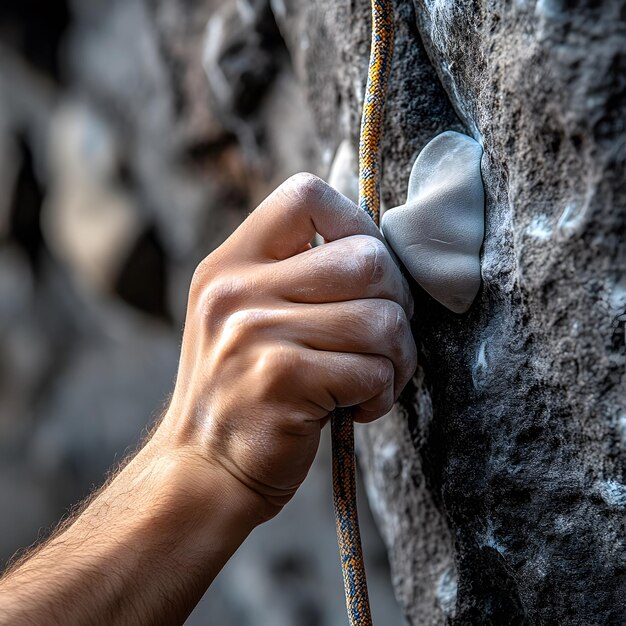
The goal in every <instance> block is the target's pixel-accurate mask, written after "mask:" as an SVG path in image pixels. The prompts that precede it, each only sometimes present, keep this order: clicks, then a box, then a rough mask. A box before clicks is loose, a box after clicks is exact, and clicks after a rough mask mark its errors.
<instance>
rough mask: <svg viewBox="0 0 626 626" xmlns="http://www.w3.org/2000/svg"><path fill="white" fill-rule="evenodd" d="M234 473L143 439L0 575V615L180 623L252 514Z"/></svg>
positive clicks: (26, 619) (9, 620)
mask: <svg viewBox="0 0 626 626" xmlns="http://www.w3.org/2000/svg"><path fill="white" fill-rule="evenodd" d="M233 481H234V479H233V478H232V477H231V476H230V475H228V474H227V473H224V472H220V471H219V469H218V468H215V469H212V468H211V467H207V464H206V462H205V463H202V464H200V462H199V461H195V460H194V459H193V457H191V456H190V455H185V454H181V453H177V454H171V455H168V456H160V455H157V454H156V453H155V452H153V448H152V447H151V446H150V445H148V446H147V447H146V448H144V449H143V450H142V451H141V452H140V453H139V454H138V455H137V457H136V458H135V459H133V460H132V461H131V462H130V463H129V464H128V466H127V467H126V468H125V469H124V470H123V471H122V472H121V473H120V474H118V476H117V477H116V478H115V479H114V480H113V481H112V482H111V483H110V484H109V485H108V486H107V487H106V488H105V489H104V490H103V491H102V492H101V493H100V494H99V495H98V496H97V497H96V498H95V499H94V500H93V502H91V504H90V505H89V506H88V507H87V508H86V509H85V511H84V512H83V513H82V514H81V515H80V516H79V517H77V519H76V520H75V521H74V522H73V523H72V524H71V525H70V526H69V527H67V528H66V529H65V530H63V531H61V532H60V533H59V534H57V535H56V536H54V537H53V538H52V539H51V540H50V541H49V542H48V543H47V544H45V545H44V546H43V547H42V548H41V549H40V550H39V551H38V552H36V553H35V554H34V555H33V556H32V557H30V558H28V559H27V560H25V561H24V562H23V563H22V564H21V565H18V566H17V567H16V568H13V569H12V570H11V571H10V572H9V573H8V574H7V575H5V577H4V578H3V579H2V580H1V581H0V624H12V625H20V624H35V623H37V624H39V623H46V624H78V623H80V624H128V623H135V624H141V623H144V624H147V623H150V624H173V623H182V622H183V621H184V619H185V617H186V616H187V615H188V613H189V612H190V611H191V610H192V608H193V607H194V606H195V604H196V603H197V602H198V600H199V599H200V598H201V596H202V594H203V593H204V591H205V590H206V588H207V587H208V586H209V584H210V583H211V581H212V580H213V578H214V577H215V576H216V574H217V573H218V572H219V570H220V569H221V567H222V566H223V564H224V563H225V562H226V561H227V560H228V558H229V557H230V556H231V555H232V554H233V552H234V551H235V550H236V549H237V547H238V546H239V545H240V544H241V542H242V541H243V540H244V539H245V537H246V536H247V535H248V534H249V532H250V531H251V530H252V529H253V527H254V526H255V525H256V524H257V523H258V522H259V521H260V520H258V519H256V518H255V517H254V513H253V511H254V509H255V506H254V504H255V503H254V502H251V501H250V500H249V499H247V498H248V496H247V495H246V494H243V493H242V492H241V490H240V489H238V486H237V485H236V484H235V483H234V482H233Z"/></svg>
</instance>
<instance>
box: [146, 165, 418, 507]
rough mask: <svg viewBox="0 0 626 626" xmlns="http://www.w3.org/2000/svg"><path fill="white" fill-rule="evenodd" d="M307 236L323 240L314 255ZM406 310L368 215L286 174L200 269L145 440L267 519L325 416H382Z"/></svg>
mask: <svg viewBox="0 0 626 626" xmlns="http://www.w3.org/2000/svg"><path fill="white" fill-rule="evenodd" d="M316 232H317V233H319V234H320V235H322V236H323V237H324V239H325V240H326V241H327V242H328V243H325V244H324V245H322V246H319V247H317V248H311V245H310V242H311V240H312V238H313V236H314V235H315V233H316ZM412 312H413V302H412V298H411V295H410V291H409V288H408V285H407V283H406V281H405V279H404V278H403V277H402V275H401V273H400V271H399V270H398V268H397V266H396V265H395V263H394V261H393V260H392V257H391V255H390V254H389V252H388V250H387V248H386V247H385V244H384V242H383V238H382V236H381V234H380V232H379V231H378V229H377V228H376V226H375V225H374V223H373V222H372V221H371V220H370V218H369V217H368V216H367V215H365V214H364V213H363V212H362V211H360V210H359V209H358V207H357V206H356V205H355V204H353V203H352V202H351V201H350V200H348V199H347V198H345V197H344V196H342V195H341V194H339V193H338V192H336V191H335V190H333V189H332V188H331V187H329V186H328V185H327V184H326V183H324V182H323V181H321V180H320V179H318V178H316V177H315V176H312V175H309V174H299V175H297V176H294V177H292V178H291V179H289V180H288V181H287V182H285V183H284V184H283V185H281V187H279V188H278V189H277V190H276V191H275V192H274V193H273V194H272V195H270V196H269V197H268V198H267V199H266V200H265V201H264V202H263V203H262V204H261V206H260V207H259V208H258V209H257V210H256V211H254V213H252V214H251V215H250V216H249V217H248V219H246V220H245V222H244V223H243V224H242V225H241V226H240V227H239V228H238V229H237V230H236V231H235V233H234V234H233V235H232V236H231V237H230V238H229V239H228V240H227V241H226V242H225V243H224V244H223V245H222V246H221V247H220V248H218V249H217V250H216V251H215V252H213V253H212V254H211V255H209V256H208V257H207V258H206V259H205V260H204V261H203V262H202V263H201V264H200V265H199V266H198V268H197V270H196V272H195V274H194V277H193V280H192V284H191V289H190V294H189V303H188V311H187V320H186V325H185V332H184V336H183V346H182V352H181V359H180V365H179V372H178V378H177V382H176V387H175V390H174V393H173V397H172V401H171V404H170V407H169V409H168V411H167V413H166V416H165V418H164V420H163V422H162V424H161V426H160V427H159V429H158V431H157V433H156V435H155V438H158V439H159V440H160V441H165V442H167V444H166V445H168V446H173V447H174V448H176V449H185V450H186V451H187V452H189V451H192V452H193V453H194V456H195V457H196V459H197V457H198V456H199V457H201V458H202V459H203V460H205V461H206V462H207V463H208V464H210V465H211V466H213V467H218V468H220V469H223V470H225V471H226V472H227V473H228V474H229V475H230V477H229V479H230V478H232V477H234V478H235V479H236V481H237V482H238V483H240V485H241V486H242V488H243V489H244V490H246V491H248V492H251V493H253V494H255V495H256V496H258V497H260V502H261V506H262V508H263V510H264V512H263V516H262V517H263V518H264V519H267V518H269V517H272V516H273V515H275V514H276V513H277V512H278V511H279V510H280V508H281V507H282V506H283V505H284V504H285V503H286V502H287V501H288V500H289V499H290V498H291V496H292V495H293V494H294V493H295V491H296V489H297V488H298V486H299V485H300V484H301V482H302V481H303V480H304V478H305V477H306V474H307V472H308V470H309V467H310V465H311V463H312V461H313V458H314V456H315V453H316V451H317V448H318V444H319V437H320V430H321V428H322V426H323V425H324V424H325V423H326V422H327V420H328V418H329V416H330V413H331V412H332V411H333V409H334V408H335V407H338V406H340V407H346V406H355V407H357V408H356V410H355V419H356V420H357V421H360V422H369V421H372V420H374V419H377V418H378V417H380V416H382V415H384V414H385V413H387V412H388V411H389V410H390V409H391V407H392V405H393V403H394V401H395V400H396V399H397V398H398V395H399V394H400V392H401V390H402V389H403V387H404V386H405V385H406V383H407V382H408V380H409V379H410V377H411V376H412V375H413V372H414V370H415V366H416V349H415V344H414V341H413V337H412V335H411V330H410V325H409V320H410V318H411V316H412ZM196 467H197V466H196Z"/></svg>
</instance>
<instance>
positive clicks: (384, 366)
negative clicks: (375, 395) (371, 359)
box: [376, 358, 394, 390]
mask: <svg viewBox="0 0 626 626" xmlns="http://www.w3.org/2000/svg"><path fill="white" fill-rule="evenodd" d="M393 376H394V369H393V363H392V362H391V361H390V360H389V359H386V358H380V359H377V367H376V380H377V382H378V387H379V389H381V390H383V389H386V388H387V387H389V386H390V385H391V383H392V382H393Z"/></svg>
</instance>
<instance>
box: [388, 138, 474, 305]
mask: <svg viewBox="0 0 626 626" xmlns="http://www.w3.org/2000/svg"><path fill="white" fill-rule="evenodd" d="M482 152H483V151H482V148H481V146H480V144H479V143H478V142H476V141H474V139H471V138H470V137H467V136H466V135H462V134H460V133H456V132H453V131H447V132H445V133H442V134H441V135H438V136H437V137H435V138H434V139H433V140H432V141H431V142H430V143H429V144H428V145H427V146H426V147H425V148H424V149H423V150H422V151H421V153H420V154H419V156H418V157H417V159H416V161H415V164H414V165H413V169H412V171H411V177H410V179H409V192H408V199H407V202H406V204H405V205H403V206H399V207H396V208H394V209H390V210H388V211H387V212H386V213H385V214H384V215H383V218H382V224H381V229H382V231H383V234H384V235H385V238H386V239H387V241H388V242H389V244H390V245H391V247H392V248H393V250H394V252H395V253H396V254H397V255H398V257H399V258H400V260H401V261H402V263H403V264H404V265H405V267H406V268H407V269H408V270H409V272H410V273H411V275H412V276H413V278H414V279H415V280H416V281H417V282H418V283H419V284H420V285H421V286H422V287H423V288H424V289H425V290H426V291H427V292H428V293H429V294H430V295H431V296H432V297H433V298H435V300H438V301H439V302H440V303H441V304H443V305H444V306H445V307H447V308H448V309H451V310H452V311H454V312H455V313H465V312H466V311H467V310H468V309H469V308H470V306H471V305H472V302H473V301H474V298H475V297H476V294H477V293H478V289H479V288H480V248H481V246H482V242H483V237H484V234H485V194H484V189H483V182H482V178H481V174H480V159H481V156H482Z"/></svg>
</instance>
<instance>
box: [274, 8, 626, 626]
mask: <svg viewBox="0 0 626 626" xmlns="http://www.w3.org/2000/svg"><path fill="white" fill-rule="evenodd" d="M395 5H396V13H397V15H396V22H397V44H396V51H395V57H394V65H393V70H392V78H391V93H390V96H389V101H388V106H387V122H386V134H385V140H384V155H383V180H382V190H383V196H384V200H385V202H386V204H387V206H394V205H397V204H401V203H402V202H403V201H404V198H405V193H406V183H407V179H408V175H409V172H410V166H411V164H412V162H413V160H414V158H415V156H416V154H417V152H418V151H419V149H420V148H421V147H422V146H423V145H424V144H425V143H426V142H427V141H428V140H429V139H431V138H432V137H433V136H434V135H435V134H437V133H438V132H440V131H442V130H445V129H455V130H462V131H464V132H466V133H468V134H470V135H472V136H473V137H474V138H475V139H477V140H478V141H480V142H481V144H482V145H483V147H484V150H485V154H484V157H483V164H482V170H483V179H484V182H485V188H486V193H487V205H486V237H485V243H484V247H483V252H482V277H483V287H482V289H481V292H480V294H479V296H478V298H477V300H476V302H475V304H474V306H473V308H472V309H471V311H470V312H469V313H468V314H467V315H465V316H463V317H458V316H455V315H453V314H451V313H449V312H448V311H446V310H445V309H443V308H442V307H441V306H440V305H438V304H437V303H436V302H434V301H433V300H432V299H430V298H429V297H428V296H427V295H426V294H425V293H424V292H423V291H421V290H420V289H419V287H417V286H416V287H415V296H416V304H417V306H416V314H415V319H414V320H413V328H414V333H415V337H416V340H417V343H418V349H419V353H420V365H419V368H418V372H417V374H416V376H415V379H414V381H413V385H412V387H411V388H410V389H408V390H407V391H406V392H405V394H404V397H403V402H402V407H400V408H398V409H397V410H394V412H393V413H392V414H391V415H390V416H388V418H386V419H385V420H381V421H380V422H379V423H376V424H374V425H371V426H368V427H366V428H363V429H361V430H360V432H359V443H360V452H361V462H362V464H363V467H364V469H365V474H366V481H367V488H368V493H369V498H370V502H371V504H372V507H373V509H374V510H375V512H376V515H377V518H378V521H379V524H380V528H381V531H382V532H383V535H384V538H385V541H386V543H387V547H388V549H389V553H390V556H391V561H392V569H393V575H394V584H395V588H396V593H397V596H398V598H399V600H400V602H401V604H402V605H403V607H404V610H405V612H406V615H407V616H408V618H409V621H410V622H411V623H412V624H444V623H450V624H540V623H550V624H557V623H558V624H580V625H583V624H584V625H589V624H622V623H624V620H626V545H625V538H626V537H625V535H626V527H625V524H626V484H625V479H626V476H625V468H626V368H625V365H626V335H625V325H626V308H625V307H626V248H625V233H626V188H625V183H626V177H625V176H624V164H625V159H626V142H625V140H624V131H625V128H624V124H625V122H624V120H625V119H626V93H625V89H626V82H625V78H624V77H625V70H626V56H625V53H626V46H625V45H624V44H625V42H626V26H625V12H624V5H623V3H621V2H619V1H612V2H607V3H603V4H602V5H600V4H598V3H595V2H591V1H590V0H589V1H585V0H582V1H580V2H576V3H571V4H568V3H562V2H558V1H552V0H545V1H544V0H540V1H538V2H526V1H523V0H520V1H519V2H499V3H496V2H492V1H489V0H475V1H472V2H470V1H460V2H444V1H439V0H434V1H431V0H424V1H421V0H414V1H413V2H410V1H409V0H396V2H395ZM272 6H273V7H274V11H275V14H276V16H277V18H278V21H279V24H280V26H281V31H282V33H283V34H284V36H285V39H286V41H287V44H288V47H289V49H290V52H291V54H292V58H293V59H294V65H295V68H296V71H297V74H298V76H299V77H300V78H301V80H302V81H303V83H304V84H305V86H306V87H307V94H308V101H309V103H310V105H311V107H312V109H313V111H314V113H315V115H316V120H317V128H318V131H319V135H320V138H321V141H322V145H323V146H324V147H325V148H326V150H327V152H330V153H332V151H333V150H334V149H335V148H336V146H337V144H338V142H339V140H341V139H343V138H348V139H350V140H352V142H353V143H356V139H357V132H358V118H359V109H360V101H361V99H362V96H363V92H364V81H365V75H366V66H367V55H368V40H369V28H370V26H369V3H368V1H367V0H353V1H351V2H347V1H346V2H336V1H335V0H320V1H319V2H315V3H311V2H306V1H303V0H275V1H274V2H272Z"/></svg>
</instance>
